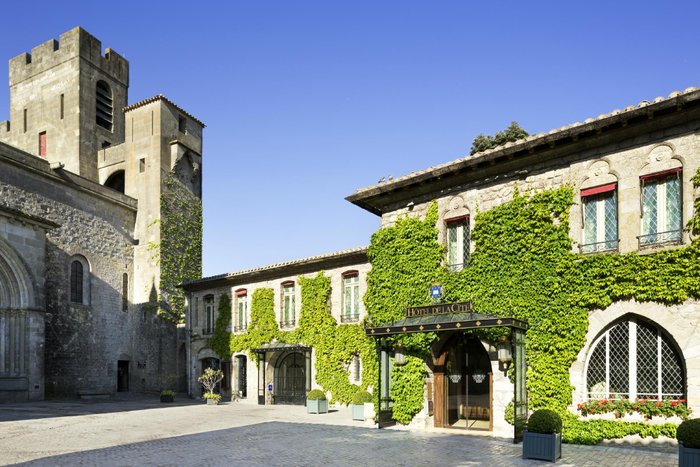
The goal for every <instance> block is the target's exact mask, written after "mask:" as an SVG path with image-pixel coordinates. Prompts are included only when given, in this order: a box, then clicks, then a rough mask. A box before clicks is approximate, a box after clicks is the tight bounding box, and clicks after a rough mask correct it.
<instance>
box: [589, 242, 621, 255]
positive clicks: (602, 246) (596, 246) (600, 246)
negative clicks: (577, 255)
mask: <svg viewBox="0 0 700 467" xmlns="http://www.w3.org/2000/svg"><path fill="white" fill-rule="evenodd" d="M619 246H620V240H605V241H604V242H596V243H586V244H584V245H579V250H580V251H581V253H582V254H584V255H588V254H591V253H614V252H616V251H617V249H618V248H619Z"/></svg>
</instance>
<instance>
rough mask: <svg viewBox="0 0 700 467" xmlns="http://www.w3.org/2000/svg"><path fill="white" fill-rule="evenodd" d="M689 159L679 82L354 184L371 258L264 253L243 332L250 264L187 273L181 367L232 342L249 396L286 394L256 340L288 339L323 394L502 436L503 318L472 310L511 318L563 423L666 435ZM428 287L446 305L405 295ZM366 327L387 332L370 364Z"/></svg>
mask: <svg viewBox="0 0 700 467" xmlns="http://www.w3.org/2000/svg"><path fill="white" fill-rule="evenodd" d="M699 168H700V90H697V89H695V88H690V89H687V90H685V91H683V92H674V93H672V94H671V95H669V96H668V97H666V98H657V99H654V100H653V101H651V102H649V101H644V102H642V103H640V104H638V105H632V106H629V107H626V108H624V109H620V110H614V111H612V112H610V113H609V114H604V115H600V116H598V117H597V118H592V119H588V120H586V121H584V122H583V123H580V122H577V123H574V124H571V125H567V126H565V127H562V128H559V129H555V130H552V131H550V132H548V133H544V134H538V135H534V136H528V137H525V138H523V139H520V140H517V141H514V142H509V143H506V144H504V145H502V146H498V147H495V148H493V149H488V150H484V151H482V152H478V153H476V154H473V155H470V156H467V157H463V158H460V159H457V160H454V161H451V162H448V163H445V164H441V165H436V166H433V167H430V168H428V169H425V170H421V171H419V172H416V173H412V174H409V175H406V176H403V177H399V178H396V179H393V180H389V181H386V182H382V183H379V184H377V185H374V186H370V187H367V188H362V189H360V190H357V191H356V192H355V193H354V194H352V195H350V196H348V198H347V200H349V201H350V202H352V203H354V204H356V205H357V206H359V207H361V208H363V209H365V210H367V211H369V212H371V213H373V214H375V215H377V216H379V217H380V222H381V227H380V229H379V230H378V231H377V232H376V233H375V234H374V235H373V236H372V239H371V244H370V246H369V248H368V249H367V250H366V253H365V251H364V250H362V255H365V254H366V256H367V259H368V261H369V264H366V263H365V261H364V259H360V258H357V263H356V266H351V265H348V266H347V267H346V266H343V267H339V268H329V267H327V266H326V265H324V264H323V263H322V262H321V263H317V264H311V265H310V268H309V269H304V270H303V271H301V270H296V269H294V270H292V269H289V268H288V266H285V265H284V264H283V265H278V266H274V267H271V268H263V271H265V274H268V275H270V276H269V277H270V278H267V276H266V278H265V279H264V281H263V280H262V279H261V280H260V281H257V282H259V283H260V284H262V285H263V287H264V288H263V289H262V290H261V289H258V293H259V296H258V300H257V303H258V304H259V305H257V306H259V307H260V308H259V309H260V310H263V309H267V311H266V312H265V313H263V312H262V311H260V314H259V315H255V313H251V314H250V315H249V318H250V319H249V321H248V324H247V325H248V326H249V328H248V332H247V333H244V334H242V335H241V334H238V333H237V331H236V329H237V323H238V325H240V323H241V318H240V317H239V318H236V314H235V313H236V309H237V307H239V308H240V306H241V302H240V301H237V299H236V297H237V296H238V295H237V293H240V294H242V295H240V296H243V297H250V296H251V294H250V290H252V289H253V288H254V287H253V285H251V284H252V283H255V282H256V280H254V276H252V274H258V273H259V272H258V271H257V270H252V271H243V272H240V273H232V274H229V275H223V276H216V277H213V278H207V279H204V280H202V281H197V282H191V283H189V284H186V285H185V289H186V290H187V291H188V293H189V297H190V303H189V310H190V314H189V323H190V329H191V330H192V332H193V333H195V335H196V339H195V343H194V344H193V345H192V346H191V348H192V355H191V356H190V359H189V363H190V370H191V371H192V372H193V376H191V377H190V381H191V384H194V383H193V381H194V376H196V374H197V373H198V372H200V371H201V369H202V367H203V365H204V364H205V362H204V360H205V359H207V358H220V359H222V360H227V359H230V358H231V357H232V356H233V355H236V356H240V357H239V358H247V360H246V362H247V363H246V365H247V366H246V372H247V373H246V374H247V375H248V376H249V377H248V381H247V384H246V385H244V386H245V387H246V388H247V390H246V396H247V397H248V399H249V400H251V396H256V395H257V396H258V398H256V397H253V399H252V401H253V402H259V403H273V402H285V401H284V400H282V399H277V400H275V399H274V398H267V393H266V392H265V391H267V389H268V385H269V384H272V386H271V388H272V389H271V391H272V395H273V396H274V391H275V390H276V388H277V386H278V384H279V383H277V382H276V381H279V380H276V379H275V378H278V376H277V375H278V373H276V372H275V371H270V370H269V366H270V365H272V366H273V367H275V365H277V363H273V361H272V360H273V359H272V358H269V355H270V352H273V351H274V352H278V354H279V355H284V354H288V353H289V352H297V350H295V349H299V355H300V357H299V362H295V363H294V365H296V366H295V368H300V369H303V370H304V371H306V372H307V373H304V375H305V376H304V377H305V378H308V377H309V376H308V375H309V374H313V378H311V382H310V383H309V384H306V387H307V388H310V387H312V386H319V387H321V388H322V389H323V390H325V391H326V392H327V393H328V394H329V395H330V396H331V398H332V399H335V400H338V401H340V402H347V401H348V400H349V396H348V394H349V391H351V390H353V389H356V388H355V387H354V386H352V385H350V383H353V382H354V383H356V384H357V386H360V387H369V388H371V389H372V390H373V391H374V394H375V396H376V395H377V394H379V393H380V392H381V397H382V400H381V401H378V402H379V408H380V411H379V415H380V417H381V415H382V409H383V408H384V409H386V410H384V412H385V413H388V416H389V417H390V418H391V419H393V420H394V421H396V422H398V423H402V424H411V425H412V426H414V427H416V428H433V427H436V428H454V429H462V430H464V429H469V430H482V431H486V432H490V433H492V434H493V435H499V436H510V435H511V434H512V432H513V431H512V430H513V428H512V426H511V423H512V421H513V420H512V419H513V409H512V408H510V407H511V404H512V402H513V398H514V392H515V391H514V383H513V381H514V379H515V380H517V377H515V375H514V374H513V366H512V365H510V363H509V359H508V358H507V357H508V356H507V355H505V354H507V352H505V354H504V355H505V356H504V358H502V361H499V344H501V345H500V350H504V349H507V348H508V345H507V344H508V342H509V339H510V340H512V336H513V334H510V333H509V331H508V329H506V328H499V327H489V328H488V329H483V328H479V326H481V325H482V324H484V323H487V322H488V323H498V324H501V323H507V322H508V323H513V322H516V321H517V322H518V323H526V326H527V332H526V335H525V340H524V356H525V360H524V362H525V367H526V375H527V379H526V387H527V402H528V408H529V409H530V410H532V409H536V408H543V407H547V408H551V409H554V410H556V411H558V412H560V413H561V414H562V415H564V420H565V424H564V439H565V440H567V441H570V442H581V443H594V442H597V441H599V440H600V439H602V438H604V437H621V436H624V435H627V434H634V433H637V434H641V435H643V436H648V435H651V436H658V435H659V434H664V435H673V433H674V432H675V425H674V424H673V423H672V422H674V421H677V420H678V418H673V417H680V418H682V417H684V416H687V411H688V409H690V410H695V411H697V410H700V327H699V326H698V325H699V324H700V302H698V298H699V296H700V266H699V265H700V262H699V261H698V259H699V257H698V255H699V254H700V243H698V241H697V240H696V235H697V233H698V226H700V223H699V222H700V221H698V218H697V217H696V215H697V210H698V209H699V208H700V205H698V202H697V201H696V200H697V197H698V184H699V182H700V176H698V169H699ZM331 257H333V256H332V255H331ZM306 261H307V260H300V264H306ZM290 264H294V262H293V263H290ZM360 265H361V266H360ZM346 268H352V269H354V268H357V269H358V270H360V271H361V273H360V275H359V279H360V281H359V283H360V292H361V295H362V297H363V300H362V305H361V306H363V307H364V311H363V313H362V314H361V315H360V319H361V321H362V326H363V328H359V326H357V325H351V326H348V325H343V324H342V321H341V320H340V315H339V311H338V309H339V308H338V307H337V306H336V304H335V302H334V301H333V300H331V303H332V304H333V306H331V307H328V298H329V297H332V296H334V294H335V296H339V295H340V293H341V290H343V288H344V285H343V284H342V283H341V282H340V281H341V277H342V273H343V271H344V270H345V269H346ZM276 271H277V272H276ZM321 271H325V272H321ZM365 273H366V277H365V276H364V275H365ZM365 278H366V290H365V285H364V281H365ZM265 281H272V282H265ZM286 281H295V282H294V286H293V287H295V288H294V293H295V294H297V295H296V298H295V300H296V302H295V303H297V304H299V302H301V307H300V310H299V313H300V314H299V315H297V316H299V326H298V329H297V330H296V331H293V332H284V329H283V324H281V322H282V323H283V322H284V320H285V319H286V318H285V310H286V308H285V305H284V303H286V302H285V300H286V298H284V297H286V296H287V295H285V294H286V289H285V287H286V286H285V285H284V284H285V283H286ZM297 281H298V282H297ZM289 284H291V282H290V283H289ZM257 287H258V286H255V288H257ZM305 288H306V290H307V294H306V295H305V292H304V291H305ZM437 288H439V292H437V293H436V294H435V295H434V296H431V290H433V291H434V290H437ZM264 290H267V292H263V291H264ZM263 293H264V296H263ZM221 297H226V298H224V299H223V301H222V300H221ZM207 300H208V301H207ZM230 300H233V310H234V311H233V315H232V316H233V318H230V316H231V315H228V314H226V313H229V312H228V311H226V310H230V308H231V306H230V303H229V302H230ZM265 301H267V302H266V303H267V304H266V305H262V303H265ZM252 302H253V305H252V308H256V305H255V302H256V300H255V296H254V295H253V299H252ZM243 303H246V302H245V301H243ZM247 303H251V302H250V301H248V302H247ZM435 303H438V304H442V305H449V304H459V305H455V306H454V308H453V310H454V312H450V307H449V306H443V307H437V308H435V309H434V310H433V311H432V312H431V311H425V309H421V308H417V307H422V306H428V305H431V304H435ZM206 307H211V310H216V309H217V307H218V309H222V310H224V313H223V316H224V318H223V321H222V322H221V323H218V322H217V320H218V318H217V317H216V315H215V313H216V311H212V312H209V311H203V310H209V308H206ZM435 310H440V315H437V314H435ZM470 312H471V313H472V314H470ZM210 314H211V317H209V315H210ZM204 316H206V318H205V317H204ZM221 316H222V315H219V317H221ZM264 316H267V317H266V318H264ZM470 317H471V319H470ZM205 320H206V321H205ZM265 320H267V321H265ZM463 322H464V323H465V324H468V325H469V326H468V327H470V329H469V330H465V329H466V326H465V329H460V325H461V323H463ZM205 323H206V324H205ZM212 323H213V324H212ZM212 326H213V329H212ZM228 326H231V329H232V331H233V333H232V334H231V336H230V339H229V335H228V334H226V332H227V327H228ZM251 326H253V327H256V330H255V332H250V331H251ZM352 326H355V328H353V329H351V327H352ZM484 327H485V326H484ZM523 327H524V326H523ZM200 328H205V329H209V330H212V332H213V335H212V336H211V337H210V338H209V339H207V338H206V335H205V333H204V332H201V333H200V332H199V330H200ZM344 328H348V329H344ZM471 328H474V329H471ZM358 329H359V330H360V331H363V333H364V336H360V335H357V333H356V331H357V330H358ZM382 329H383V330H384V331H382ZM219 330H220V331H221V334H220V335H217V332H218V331H219ZM372 330H375V331H377V333H378V334H385V335H386V336H387V337H386V338H384V339H383V340H382V341H381V345H382V346H383V347H382V348H384V349H385V350H381V349H380V351H381V352H383V354H384V355H385V357H384V359H383V360H382V361H381V365H380V362H379V361H378V359H377V347H375V340H376V339H375V337H372ZM401 330H403V332H401ZM390 331H391V332H390ZM412 331H415V332H412ZM363 337H364V339H363ZM207 348H209V349H210V350H207ZM336 348H337V349H339V350H338V351H337V352H335V350H334V349H336ZM306 349H313V350H312V351H311V354H310V355H311V358H310V359H308V358H307V359H306V360H304V358H306V355H308V354H305V353H304V352H305V351H306ZM334 352H335V353H334ZM326 354H331V356H330V357H324V358H323V359H319V358H318V356H319V355H326ZM314 355H316V360H314ZM355 355H360V357H361V363H362V365H361V366H362V376H361V378H356V377H355V378H356V379H354V380H353V375H356V373H353V370H352V362H353V361H354V360H353V358H354V356H355ZM302 356H304V357H303V358H302ZM253 359H255V361H256V362H257V363H258V366H256V365H255V364H253ZM279 361H281V359H277V360H275V362H279ZM261 362H264V366H262V367H261V366H259V364H260V363H261ZM521 362H522V360H521ZM265 365H266V366H265ZM235 366H236V365H234V367H235ZM260 368H262V369H261V371H260V373H259V374H260V375H261V376H259V381H258V380H257V379H256V380H255V382H254V383H253V384H252V385H251V378H250V375H251V374H253V373H252V372H255V374H256V375H257V374H258V369H260ZM300 371H301V370H300ZM233 374H234V375H235V374H236V373H235V370H234V371H233ZM240 374H241V372H240V371H239V373H238V375H240ZM520 375H521V376H522V372H521V373H520ZM234 379H235V376H234ZM341 380H342V384H341ZM240 388H241V386H238V389H236V386H235V384H234V391H237V392H238V394H239V395H240V394H241V389H240ZM380 388H381V391H379V389H380ZM254 391H257V392H254ZM196 392H197V389H195V388H193V393H196ZM518 397H520V400H519V401H518V402H522V401H523V398H522V394H521V395H520V396H518ZM611 401H612V402H611ZM650 401H651V402H650ZM516 406H517V404H516ZM604 412H607V413H604ZM589 413H593V415H588V417H584V415H587V414H589ZM600 417H602V418H605V417H619V418H620V420H607V419H605V420H599V419H597V418H600ZM647 418H651V419H652V422H653V423H651V424H650V423H636V422H631V421H629V420H628V419H632V420H642V421H644V420H645V419H647ZM667 422H671V423H667Z"/></svg>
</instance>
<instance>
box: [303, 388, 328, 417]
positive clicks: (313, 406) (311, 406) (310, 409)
mask: <svg viewBox="0 0 700 467" xmlns="http://www.w3.org/2000/svg"><path fill="white" fill-rule="evenodd" d="M306 412H307V413H328V401H327V400H326V393H325V392H323V391H321V390H320V389H312V390H311V391H309V393H308V394H307V395H306Z"/></svg>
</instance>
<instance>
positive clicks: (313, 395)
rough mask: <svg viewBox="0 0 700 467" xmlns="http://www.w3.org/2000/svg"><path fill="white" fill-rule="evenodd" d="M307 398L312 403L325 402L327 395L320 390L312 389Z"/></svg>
mask: <svg viewBox="0 0 700 467" xmlns="http://www.w3.org/2000/svg"><path fill="white" fill-rule="evenodd" d="M306 398H307V399H308V400H310V401H325V400H326V393H325V392H323V391H321V390H320V389H312V390H311V391H309V393H308V394H307V395H306Z"/></svg>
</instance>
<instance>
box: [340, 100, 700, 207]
mask: <svg viewBox="0 0 700 467" xmlns="http://www.w3.org/2000/svg"><path fill="white" fill-rule="evenodd" d="M695 100H700V88H696V87H690V88H687V89H686V90H684V91H674V92H672V93H671V94H669V95H668V97H657V98H656V99H654V100H652V101H647V100H644V101H642V102H640V103H639V104H637V105H630V106H627V107H625V108H624V109H615V110H613V111H611V112H609V113H607V114H601V115H598V116H597V117H595V118H588V119H586V120H584V121H583V122H576V123H572V124H571V125H566V126H563V127H561V128H556V129H553V130H550V131H548V132H547V133H538V134H536V135H531V136H527V137H525V138H522V139H519V140H517V141H514V142H510V143H506V144H504V145H501V146H497V147H495V148H493V149H488V150H486V151H481V152H478V153H476V154H473V155H468V156H465V157H461V158H459V159H455V160H452V161H450V162H446V163H444V164H440V165H435V166H432V167H428V168H427V169H423V170H418V171H416V172H412V173H409V174H407V175H404V176H401V177H397V178H394V179H390V180H387V181H384V180H383V179H382V181H381V182H380V183H378V184H376V185H371V186H367V187H364V188H360V189H358V190H356V191H355V193H353V194H352V195H350V196H348V197H347V198H346V199H348V200H349V201H351V202H355V201H356V200H360V199H362V198H363V197H364V196H365V195H367V196H371V195H372V194H377V193H378V192H387V191H391V190H392V189H394V188H399V187H403V186H406V185H409V184H411V183H412V182H414V181H422V180H425V179H427V178H431V177H433V176H442V175H444V174H445V173H447V172H450V171H451V170H452V169H456V168H459V167H460V166H463V165H465V164H466V163H469V164H471V163H472V162H473V161H475V160H478V159H481V158H484V157H487V156H491V155H495V154H496V153H500V152H504V151H505V150H519V149H529V148H531V147H534V146H538V145H541V144H545V143H546V144H551V143H553V142H554V141H555V140H557V139H562V138H565V137H570V136H573V135H577V134H580V133H583V132H586V131H589V130H591V129H595V128H600V127H603V126H607V125H608V124H611V123H614V122H616V121H619V120H625V119H628V118H631V117H633V116H636V115H637V114H639V113H643V112H654V111H656V110H660V109H662V108H665V107H668V106H671V105H676V106H682V105H683V104H686V103H688V102H690V101H695Z"/></svg>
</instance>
